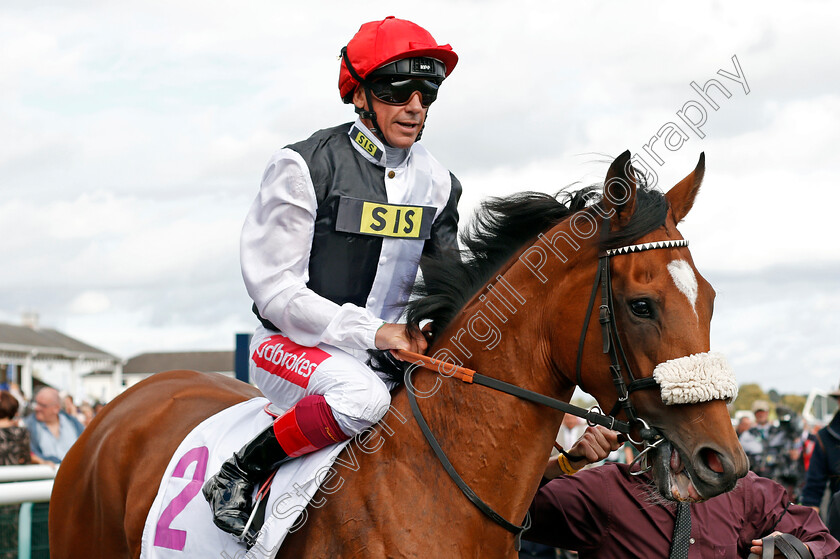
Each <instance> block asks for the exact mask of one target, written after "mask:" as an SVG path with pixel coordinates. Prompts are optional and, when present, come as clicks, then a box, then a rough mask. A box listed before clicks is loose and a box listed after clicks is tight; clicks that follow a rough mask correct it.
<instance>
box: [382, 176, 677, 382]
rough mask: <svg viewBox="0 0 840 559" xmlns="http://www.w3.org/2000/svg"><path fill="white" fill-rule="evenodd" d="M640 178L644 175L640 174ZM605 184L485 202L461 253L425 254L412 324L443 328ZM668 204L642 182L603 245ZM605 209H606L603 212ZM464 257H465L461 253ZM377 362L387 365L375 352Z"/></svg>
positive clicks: (654, 219)
mask: <svg viewBox="0 0 840 559" xmlns="http://www.w3.org/2000/svg"><path fill="white" fill-rule="evenodd" d="M637 176H642V174H641V173H637ZM601 188H602V187H601V185H594V186H589V187H584V188H582V189H580V190H577V191H574V192H568V191H566V190H561V191H560V192H558V193H557V194H555V195H553V196H552V195H550V194H544V193H540V192H522V193H518V194H513V195H511V196H506V197H496V198H489V199H487V200H485V201H484V202H482V204H481V206H480V207H479V209H478V210H477V211H476V213H475V216H474V218H473V221H472V222H471V223H470V226H469V227H468V228H467V230H466V231H465V232H464V233H462V235H461V244H462V246H463V247H464V249H463V250H461V251H458V252H459V253H460V254H458V253H456V254H452V253H451V252H450V253H445V252H443V253H438V254H435V255H433V256H424V257H423V259H422V260H421V263H420V267H421V270H422V272H423V278H422V280H421V281H419V282H418V283H417V284H416V285H415V286H414V288H413V290H412V295H413V298H412V300H411V301H409V302H408V303H407V305H406V310H405V312H406V319H407V323H408V324H409V326H411V327H417V326H418V325H419V324H420V322H421V321H424V320H431V321H432V333H433V334H438V333H439V332H441V331H442V330H443V329H444V328H445V327H446V326H447V325H448V324H449V323H450V322H451V321H452V319H453V318H454V317H455V316H456V315H457V313H458V312H459V311H460V310H461V309H462V308H463V306H464V305H465V304H466V303H467V301H469V299H470V298H471V297H472V296H473V295H474V294H475V293H476V292H478V290H479V289H481V288H482V287H483V286H484V285H485V284H486V283H487V282H488V281H489V280H490V278H491V277H492V276H493V274H494V273H496V272H497V271H498V270H499V269H500V268H501V267H502V266H503V265H504V264H505V263H506V262H507V261H508V260H510V258H511V257H513V255H514V254H516V252H518V251H519V250H520V249H522V248H523V247H524V246H525V243H527V242H529V241H531V240H532V239H534V238H535V237H536V236H537V235H538V234H539V233H542V232H545V231H547V230H549V229H551V228H552V227H554V226H555V225H557V224H558V223H560V222H561V221H563V220H565V219H567V218H568V217H570V216H571V215H572V214H574V213H576V212H578V211H580V210H583V209H585V208H586V207H588V206H591V205H594V204H600V202H601V194H600V191H601ZM667 212H668V203H667V201H666V200H665V197H664V196H663V194H662V193H661V192H659V191H658V190H654V189H652V188H648V187H647V186H646V185H645V184H640V185H639V187H638V188H637V190H636V210H635V212H634V214H633V216H632V218H631V219H630V222H629V223H628V224H627V226H625V227H623V228H621V229H620V230H618V231H613V232H610V234H609V235H608V236H607V237H606V238H604V239H602V240H601V242H600V245H601V247H600V248H602V249H605V248H616V247H620V246H624V245H627V244H631V243H632V242H633V241H634V240H636V239H638V238H639V237H642V236H643V235H645V234H647V233H650V232H651V231H654V230H655V229H658V228H659V227H661V226H662V225H663V224H664V223H665V216H666V214H667ZM602 213H603V212H602ZM458 256H460V258H459V257H458ZM373 357H374V359H373V361H372V363H371V364H372V366H374V367H375V368H379V367H377V365H379V366H382V367H384V368H386V369H387V368H388V366H387V364H385V363H382V362H381V361H382V360H381V359H379V358H376V357H377V356H373Z"/></svg>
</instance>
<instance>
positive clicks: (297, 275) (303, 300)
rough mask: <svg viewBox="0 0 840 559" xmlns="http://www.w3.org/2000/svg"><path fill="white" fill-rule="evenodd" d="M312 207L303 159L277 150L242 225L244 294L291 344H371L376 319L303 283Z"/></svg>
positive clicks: (360, 346) (366, 346) (356, 346)
mask: <svg viewBox="0 0 840 559" xmlns="http://www.w3.org/2000/svg"><path fill="white" fill-rule="evenodd" d="M316 212H317V201H316V198H315V191H314V187H313V186H312V181H311V178H310V177H309V173H308V171H307V169H306V167H305V163H304V162H303V161H302V159H300V156H298V155H297V154H295V153H294V152H293V151H292V150H288V149H284V150H280V151H279V152H278V153H276V154H275V155H274V157H273V158H272V160H271V161H270V162H269V165H268V167H267V169H266V171H265V174H264V176H263V180H262V184H261V186H260V192H259V194H258V196H257V198H256V200H255V201H254V203H253V205H252V206H251V209H250V210H249V212H248V216H247V218H246V220H245V224H244V225H243V227H242V234H241V237H240V255H241V256H240V264H241V267H242V277H243V279H244V280H245V287H246V289H247V290H248V294H249V295H250V296H251V299H252V300H253V301H254V303H255V304H256V306H257V309H258V310H259V312H260V315H261V316H262V317H263V318H265V319H267V320H269V321H270V322H271V323H272V324H274V325H275V326H277V327H278V328H279V329H280V330H281V331H282V332H283V333H284V334H285V335H286V336H288V337H289V338H290V339H291V340H292V341H294V342H295V343H298V344H301V345H305V346H315V345H318V344H319V343H321V342H325V343H328V344H331V345H335V346H339V347H343V348H351V349H375V348H376V341H375V338H376V333H377V330H378V329H379V327H380V326H382V322H383V321H382V319H380V318H379V317H376V316H374V315H373V313H371V312H370V311H368V310H367V309H365V308H362V307H359V306H357V305H353V304H350V303H346V304H344V305H337V304H335V303H334V302H332V301H330V300H329V299H326V298H325V297H321V296H320V295H318V294H317V293H315V292H314V291H312V290H311V289H309V288H307V286H306V284H307V282H308V280H309V260H310V250H311V246H312V237H313V234H314V230H315V216H316Z"/></svg>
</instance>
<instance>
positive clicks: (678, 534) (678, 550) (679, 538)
mask: <svg viewBox="0 0 840 559" xmlns="http://www.w3.org/2000/svg"><path fill="white" fill-rule="evenodd" d="M690 538H691V507H689V505H688V503H686V502H684V501H680V502H679V503H677V521H676V522H675V523H674V537H673V538H672V539H671V555H670V559H687V558H688V545H689V539H690Z"/></svg>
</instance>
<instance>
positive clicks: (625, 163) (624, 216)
mask: <svg viewBox="0 0 840 559" xmlns="http://www.w3.org/2000/svg"><path fill="white" fill-rule="evenodd" d="M630 157H631V156H630V150H627V151H625V152H624V153H622V154H621V155H619V156H618V157H616V158H615V161H613V162H612V165H610V168H609V170H608V171H607V178H605V179H604V198H603V205H604V211H605V212H606V213H607V215H609V216H610V229H621V228H622V227H624V226H625V225H627V223H628V222H629V221H630V218H631V217H632V216H633V212H635V211H636V186H637V183H636V174H635V173H634V172H633V164H632V161H631V159H630Z"/></svg>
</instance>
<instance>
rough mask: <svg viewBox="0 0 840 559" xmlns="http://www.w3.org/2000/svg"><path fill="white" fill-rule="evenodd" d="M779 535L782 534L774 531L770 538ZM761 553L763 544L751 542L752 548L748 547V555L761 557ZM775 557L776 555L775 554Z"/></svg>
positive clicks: (756, 541) (758, 541) (757, 541)
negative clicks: (752, 554)
mask: <svg viewBox="0 0 840 559" xmlns="http://www.w3.org/2000/svg"><path fill="white" fill-rule="evenodd" d="M781 534H782V533H781V532H779V531H778V530H776V531H775V532H773V533H772V534H770V535H771V536H779V535H781ZM763 551H764V542H762V541H761V540H753V541H752V546H751V547H750V553H755V554H756V555H758V556H759V557H761V554H762V552H763ZM776 555H778V553H776Z"/></svg>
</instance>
